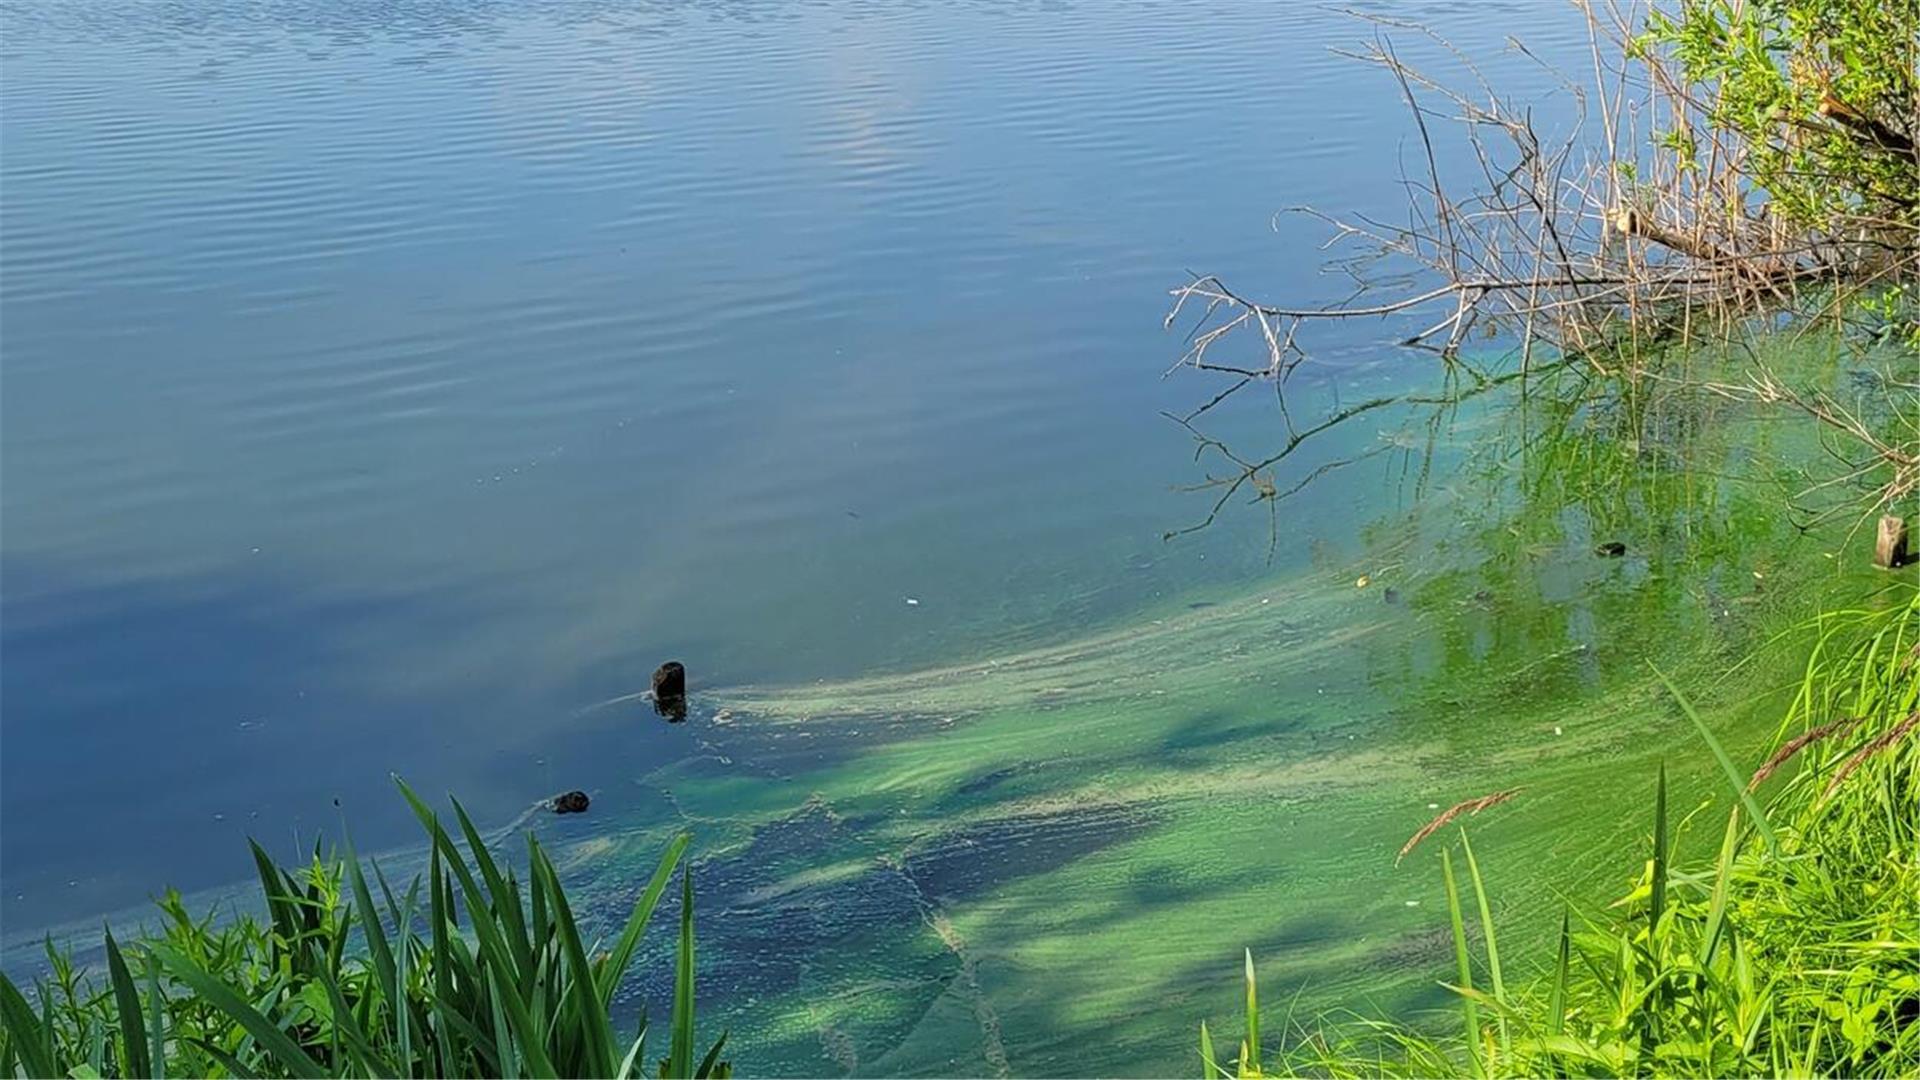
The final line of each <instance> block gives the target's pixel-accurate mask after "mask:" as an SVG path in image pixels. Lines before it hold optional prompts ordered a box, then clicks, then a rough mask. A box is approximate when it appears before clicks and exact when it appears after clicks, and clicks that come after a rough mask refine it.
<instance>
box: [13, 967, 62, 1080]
mask: <svg viewBox="0 0 1920 1080" xmlns="http://www.w3.org/2000/svg"><path fill="white" fill-rule="evenodd" d="M0 1023H4V1024H5V1025H6V1029H7V1035H8V1037H9V1039H10V1041H11V1042H12V1043H13V1046H14V1052H15V1053H17V1054H19V1055H20V1063H21V1064H23V1065H25V1066H26V1067H27V1075H28V1076H58V1075H60V1073H61V1070H60V1069H59V1068H58V1067H57V1066H56V1065H55V1062H54V1053H53V1044H52V1043H50V1042H48V1041H47V1033H46V1029H45V1028H43V1027H41V1026H40V1018H39V1017H38V1016H36V1015H34V1012H33V1006H31V1005H29V1004H27V998H26V995H24V994H22V993H21V992H20V988H19V987H17V986H15V985H13V980H12V979H9V978H7V976H6V974H5V973H4V972H0Z"/></svg>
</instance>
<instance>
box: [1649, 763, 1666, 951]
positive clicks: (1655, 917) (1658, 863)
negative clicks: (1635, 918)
mask: <svg viewBox="0 0 1920 1080" xmlns="http://www.w3.org/2000/svg"><path fill="white" fill-rule="evenodd" d="M1666 913H1667V763H1666V762H1664V761H1663V762H1661V763H1660V781H1659V783H1658V784H1657V785H1656V786H1655V787H1654V790H1653V882H1652V884H1651V886H1650V887H1649V890H1648V893H1647V941H1648V943H1649V945H1651V944H1652V942H1653V941H1654V939H1655V938H1657V937H1658V936H1659V934H1660V917H1661V916H1663V915H1665V914H1666Z"/></svg>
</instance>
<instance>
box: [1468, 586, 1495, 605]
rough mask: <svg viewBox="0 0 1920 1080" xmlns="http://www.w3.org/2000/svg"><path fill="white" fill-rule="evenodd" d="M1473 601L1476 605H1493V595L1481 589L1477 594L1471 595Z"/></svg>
mask: <svg viewBox="0 0 1920 1080" xmlns="http://www.w3.org/2000/svg"><path fill="white" fill-rule="evenodd" d="M1473 599H1474V601H1475V602H1476V603H1481V604H1491V603H1493V593H1491V592H1489V591H1488V590H1486V589H1481V590H1480V591H1479V592H1477V593H1474V594H1473Z"/></svg>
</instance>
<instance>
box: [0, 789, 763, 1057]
mask: <svg viewBox="0 0 1920 1080" xmlns="http://www.w3.org/2000/svg"><path fill="white" fill-rule="evenodd" d="M400 790H401V793H402V794H403V795H404V796H405V798H406V800H407V802H408V803H409V804H410V805H411V806H412V808H413V812H414V814H415V815H416V816H417V817H418V818H419V820H420V824H421V827H422V828H423V829H424V830H425V832H426V834H427V838H428V840H429V854H428V869H427V872H426V874H425V876H424V878H422V877H415V878H414V879H413V880H412V881H411V882H409V883H408V885H407V886H406V888H405V889H404V890H403V891H401V892H399V893H396V892H395V890H394V889H393V888H392V887H391V886H390V885H389V883H388V881H387V879H386V875H385V874H384V873H383V872H382V871H381V870H380V867H379V865H378V864H377V863H370V864H369V865H371V867H372V870H373V884H374V885H376V886H377V887H378V890H379V899H378V900H376V899H375V893H374V890H373V888H372V887H370V885H369V882H368V878H367V875H366V873H365V871H364V870H363V868H362V865H361V860H360V859H359V858H358V857H357V856H356V855H355V854H354V852H353V849H352V846H351V844H350V843H349V844H348V846H347V850H346V852H345V854H344V856H324V855H323V854H322V853H321V851H320V850H319V848H318V847H316V848H315V851H314V854H313V858H312V861H311V862H310V863H309V864H308V865H306V866H303V867H300V868H298V869H289V868H287V867H284V866H281V865H278V864H276V863H275V862H274V861H273V859H272V858H271V857H270V856H269V855H268V854H267V853H266V852H265V851H264V850H263V849H261V848H260V847H259V845H257V844H255V845H253V859H254V864H255V869H256V871H257V873H258V876H259V879H260V888H261V893H262V901H263V906H264V911H265V917H264V918H262V917H259V916H256V915H252V914H247V913H240V914H237V915H234V916H231V917H216V916H215V915H212V914H209V915H207V916H204V917H200V918H195V917H194V916H193V915H191V914H190V913H189V912H188V911H187V909H186V906H185V904H184V902H183V901H182V900H181V898H180V896H179V894H178V893H172V892H170V893H168V894H167V896H166V897H165V898H164V899H163V900H162V901H161V903H160V907H161V911H162V913H163V916H164V919H163V922H162V925H161V927H160V929H158V930H157V931H156V932H151V933H142V934H141V935H140V936H139V937H137V938H134V939H131V940H127V941H124V942H123V941H121V940H118V939H116V938H115V936H114V934H113V933H112V931H111V930H108V931H107V932H106V933H105V938H104V954H105V965H106V972H107V980H106V984H105V985H104V986H102V985H99V984H98V982H97V981H96V980H95V978H94V977H93V976H92V975H91V974H90V973H89V972H87V971H85V970H83V969H82V968H80V967H78V966H76V964H75V963H74V962H73V960H72V957H71V955H70V954H69V953H66V952H63V951H61V950H59V949H56V948H55V947H54V946H53V944H52V943H51V942H49V943H48V945H47V959H48V968H49V975H48V976H47V977H45V978H43V979H41V980H39V982H38V985H37V986H36V987H35V992H34V994H33V996H32V998H29V996H28V995H27V994H26V993H24V992H22V990H21V989H20V988H19V987H18V986H16V985H15V984H14V983H13V981H12V980H11V979H8V978H6V977H5V976H0V1075H6V1076H125V1077H133V1076H153V1077H165V1076H169V1075H172V1076H293V1077H332V1076H472V1075H488V1076H502V1077H556V1076H598V1077H620V1078H626V1077H637V1076H642V1075H647V1072H648V1068H649V1062H648V1061H647V1058H646V1047H647V1036H648V1033H649V1027H648V1023H647V1018H646V1017H645V1015H644V1014H642V1015H640V1016H639V1017H638V1018H637V1020H638V1026H637V1030H636V1031H634V1032H633V1033H632V1034H631V1036H630V1037H629V1036H628V1035H626V1034H623V1033H616V1030H615V1025H614V1021H613V1018H612V1010H613V1006H614V1003H615V992H616V990H617V989H618V988H619V987H620V985H621V983H622V980H623V978H624V977H625V975H626V972H627V970H628V968H629V967H630V966H631V964H632V961H633V959H634V956H635V953H636V950H637V949H638V948H639V946H640V943H641V938H642V935H643V934H644V933H645V931H646V928H647V924H648V922H649V920H650V919H651V917H652V915H653V912H654V909H655V907H656V906H657V905H658V904H659V902H660V899H661V897H662V895H663V894H664V893H665V892H666V890H667V888H668V887H669V885H670V884H671V883H672V880H673V876H674V873H675V871H676V870H678V871H679V873H680V919H679V941H678V950H677V956H676V960H675V965H674V972H673V987H674V990H673V1009H672V1016H671V1018H670V1022H669V1024H668V1035H667V1053H666V1056H665V1057H664V1058H661V1059H660V1060H659V1061H658V1062H656V1063H652V1068H653V1075H656V1076H659V1077H662V1078H669V1077H671V1078H679V1080H690V1078H707V1077H725V1076H728V1075H730V1073H731V1068H730V1066H729V1064H728V1063H727V1062H726V1061H725V1060H722V1058H721V1053H722V1051H723V1049H724V1047H725V1045H726V1036H725V1035H724V1034H722V1035H721V1036H720V1037H719V1038H718V1039H716V1040H715V1041H714V1042H713V1044H712V1045H711V1046H709V1047H708V1048H707V1050H706V1052H705V1053H704V1054H699V1053H698V1049H697V1047H696V1044H695V1033H694V993H693V991H694V940H693V889H692V882H691V877H690V875H689V873H688V870H687V868H686V866H685V864H684V862H683V856H684V855H685V853H686V849H687V845H688V843H689V842H690V837H689V836H688V835H686V834H684V833H683V834H681V835H679V836H678V837H676V838H675V839H674V840H673V841H672V842H671V843H670V844H668V846H667V848H666V851H665V852H664V853H663V854H662V855H661V856H660V860H659V863H658V865H657V866H656V867H655V869H654V871H653V875H652V878H651V880H649V881H648V883H647V885H646V887H645V889H644V890H643V891H642V892H641V893H640V895H639V897H638V899H637V900H636V901H635V902H634V904H633V907H632V909H631V912H630V913H629V914H628V916H627V918H626V920H625V922H624V924H623V925H622V926H621V927H620V928H619V932H618V933H617V934H616V935H615V936H614V937H613V938H612V939H611V940H610V941H600V942H594V943H592V944H591V945H590V944H589V943H588V941H587V940H586V938H585V937H584V935H583V933H582V929H581V922H580V920H579V918H578V917H577V916H576V915H575V913H574V910H573V908H572V906H571V905H570V904H569V902H568V899H567V895H566V890H565V889H564V888H563V887H562V886H561V883H560V876H559V874H558V872H557V871H556V870H555V868H554V863H553V861H552V860H551V859H550V858H549V857H548V855H547V853H546V851H545V850H543V849H542V847H541V845H540V843H539V841H538V840H536V839H535V838H534V837H533V836H532V835H531V834H529V835H528V837H527V869H526V875H527V876H526V881H525V882H524V883H523V882H522V881H521V880H520V878H519V877H518V875H516V874H515V873H514V871H513V870H512V869H511V868H505V869H503V867H502V866H501V865H500V863H499V862H497V861H496V860H495V858H494V856H493V854H492V853H491V852H490V851H489V849H488V845H487V843H486V841H485V840H484V839H483V837H482V836H481V834H480V832H479V831H478V830H477V829H476V828H475V827H474V825H473V822H472V820H471V819H470V818H469V817H468V816H467V813H466V811H465V810H464V809H463V808H462V807H461V806H460V804H459V803H458V802H455V803H454V804H453V811H454V821H455V823H456V827H457V828H458V830H459V832H460V834H461V837H462V839H463V840H464V841H465V843H464V847H463V846H462V845H461V844H460V843H459V842H456V840H455V838H454V836H453V835H452V834H451V833H450V832H449V831H448V829H447V828H446V827H445V826H444V825H443V824H442V822H441V819H440V817H439V815H438V814H436V813H435V812H434V811H433V810H432V809H431V808H430V807H429V806H428V805H427V804H426V803H425V802H423V801H422V800H421V799H420V798H419V796H417V795H416V794H414V792H413V791H412V790H411V789H410V788H408V787H407V786H406V785H405V784H404V783H402V784H401V785H400ZM423 889H424V893H425V895H424V897H423V896H422V890H423ZM34 999H37V1002H38V1004H37V1006H36V1004H35V1000H34Z"/></svg>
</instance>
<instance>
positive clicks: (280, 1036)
mask: <svg viewBox="0 0 1920 1080" xmlns="http://www.w3.org/2000/svg"><path fill="white" fill-rule="evenodd" d="M151 949H152V951H153V955H154V956H155V957H157V958H158V959H159V960H160V962H161V963H162V964H165V965H166V967H167V970H169V971H171V972H173V974H174V976H175V977H176V978H178V979H179V980H180V981H181V982H184V983H186V984H187V985H188V986H190V987H192V988H193V992H194V993H196V994H198V995H199V996H200V997H201V998H202V999H203V1000H205V1001H206V1002H207V1004H209V1005H212V1006H213V1007H214V1008H216V1009H219V1010H220V1011H221V1012H223V1013H225V1014H226V1015H227V1017H228V1018H229V1019H231V1020H233V1021H234V1022H235V1023H237V1024H239V1025H240V1026H241V1027H242V1028H245V1029H246V1032H247V1034H249V1035H251V1036H253V1041H254V1042H257V1043H259V1044H260V1046H261V1047H262V1048H264V1049H265V1050H266V1051H267V1052H268V1053H270V1054H272V1055H273V1056H274V1057H275V1058H276V1059H278V1060H279V1062H280V1065H281V1067H283V1068H285V1069H286V1070H287V1071H288V1072H290V1073H292V1074H293V1075H295V1076H297V1077H301V1078H302V1080H324V1078H325V1077H326V1076H327V1071H326V1070H325V1069H323V1068H321V1067H320V1064H319V1063H318V1062H316V1061H314V1060H313V1058H311V1057H309V1056H307V1052H306V1051H305V1050H302V1049H301V1048H300V1044H298V1043H296V1042H294V1041H293V1039H292V1038H291V1037H289V1036H288V1035H287V1033H286V1032H284V1031H282V1030H280V1028H279V1026H278V1025H276V1024H275V1023H274V1022H273V1021H271V1020H269V1019H267V1018H266V1017H265V1016H264V1015H262V1014H261V1013H260V1011H259V1010H258V1009H255V1008H254V1007H253V1006H251V1005H249V1004H247V1003H246V1002H245V1001H243V1000H241V997H240V995H239V994H237V993H235V992H234V990H233V988H232V987H230V986H228V985H227V984H226V983H224V982H221V981H220V980H219V979H216V978H214V977H213V976H212V975H210V974H208V973H207V972H206V971H204V970H202V969H201V967H200V966H199V965H197V964H195V963H194V962H193V961H191V960H189V959H187V958H186V957H185V956H182V955H180V954H179V953H177V952H175V951H173V950H172V949H171V948H169V947H167V946H165V945H153V946H151Z"/></svg>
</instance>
